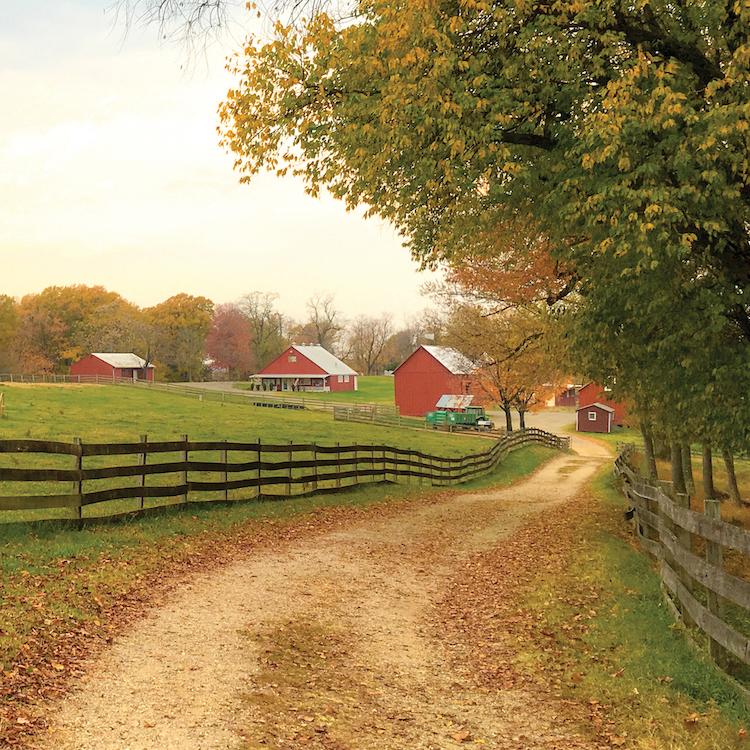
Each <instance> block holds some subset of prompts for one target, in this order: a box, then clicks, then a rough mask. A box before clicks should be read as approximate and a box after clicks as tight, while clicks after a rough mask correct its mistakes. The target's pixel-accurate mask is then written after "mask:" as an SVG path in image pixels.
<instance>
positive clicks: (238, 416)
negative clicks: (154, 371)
mask: <svg viewBox="0 0 750 750" xmlns="http://www.w3.org/2000/svg"><path fill="white" fill-rule="evenodd" d="M3 392H4V393H5V401H6V411H5V417H4V418H3V419H2V420H0V438H6V439H7V438H35V439H50V440H62V441H72V440H73V438H74V437H80V438H81V439H82V440H83V442H84V443H86V442H107V441H111V442H117V441H134V442H136V441H138V439H139V437H140V435H143V434H147V435H148V438H149V440H151V441H156V440H174V439H179V438H180V437H181V436H182V435H183V434H187V435H189V437H190V438H191V439H194V440H198V439H209V440H210V439H226V440H229V441H245V442H251V441H254V440H256V439H258V438H260V439H261V440H262V441H263V442H264V443H287V442H298V443H299V442H304V443H307V442H316V443H318V444H320V445H334V444H335V443H337V442H339V443H341V444H342V445H347V444H348V445H351V444H355V443H359V444H367V443H376V444H385V445H391V446H395V447H401V448H408V449H412V450H422V451H424V452H427V453H431V454H434V455H437V456H461V455H465V454H467V453H472V452H478V451H482V450H485V449H486V448H488V447H489V445H490V444H489V442H485V441H482V440H477V439H476V438H471V437H465V436H456V435H446V434H445V433H436V432H428V431H425V432H418V431H413V430H401V429H397V428H388V427H379V426H377V425H368V424H356V423H346V422H334V421H333V419H332V417H331V415H330V414H327V413H322V412H310V411H287V410H276V409H262V408H257V407H252V406H246V405H244V404H241V405H237V404H226V405H223V404H221V403H218V402H208V401H199V400H197V399H189V398H186V397H184V396H180V395H176V394H170V393H163V392H158V391H156V392H149V391H145V390H139V389H135V388H128V387H125V386H120V387H118V386H94V385H83V386H78V385H65V386H45V385H27V386H19V385H15V386H7V387H4V388H3ZM307 457H308V456H307V455H306V454H299V453H298V454H295V458H307ZM191 458H193V459H195V460H212V461H215V460H217V459H218V452H214V454H213V455H212V454H211V453H209V452H206V453H194V454H192V453H191ZM137 460H138V457H137V456H122V457H102V458H90V459H86V464H85V465H86V467H88V468H92V467H99V466H107V465H126V464H127V463H136V462H137ZM153 460H154V461H157V460H158V461H170V460H179V456H178V455H172V454H160V456H159V457H158V459H156V458H155V459H153ZM233 460H238V461H239V460H248V459H247V456H243V454H235V456H234V458H233ZM277 460H279V459H277ZM73 461H74V459H73V458H71V457H69V456H34V455H28V454H20V455H10V454H0V465H2V466H10V467H36V468H41V467H45V468H73ZM194 478H198V475H196V476H195V477H194ZM201 478H206V479H211V478H212V477H211V475H210V474H209V475H206V476H205V477H203V475H201ZM128 483H130V484H128ZM136 483H137V479H135V478H133V479H125V480H122V479H120V480H112V479H110V480H96V481H94V482H90V483H87V485H86V486H87V489H88V490H99V489H107V488H110V487H116V486H135V485H136ZM149 483H153V484H154V485H158V484H163V485H168V484H175V483H177V482H175V476H174V475H169V474H165V475H159V476H154V477H149ZM69 491H70V484H69V483H67V484H66V483H25V484H21V483H10V482H6V483H4V487H3V489H2V492H0V494H2V495H14V494H18V495H21V494H23V495H32V494H39V495H43V494H54V493H65V492H69ZM243 492H244V493H245V494H244V495H243V494H242V493H243ZM247 492H248V491H247V490H244V491H243V490H237V491H233V493H232V494H231V495H230V499H241V498H242V497H246V496H247ZM190 499H191V500H200V499H209V498H207V497H206V496H205V494H203V495H201V493H191V498H190ZM177 501H178V498H176V499H175V502H177ZM163 502H164V501H163V500H161V499H160V500H158V501H149V500H147V502H146V504H147V505H149V504H150V503H151V504H163ZM138 505H139V501H137V500H122V501H112V502H109V503H106V504H99V505H96V506H90V507H88V508H85V509H84V515H86V514H88V515H95V516H99V515H102V514H103V513H121V512H124V511H127V510H133V509H135V508H136V507H137V506H138ZM69 515H70V511H68V510H67V509H61V510H57V511H55V510H53V511H38V512H21V511H13V512H5V513H2V514H0V523H2V522H3V521H19V520H35V519H39V518H43V517H44V518H49V517H61V518H64V517H67V516H69Z"/></svg>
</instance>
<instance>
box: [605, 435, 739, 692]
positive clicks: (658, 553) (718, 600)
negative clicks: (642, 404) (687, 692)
mask: <svg viewBox="0 0 750 750" xmlns="http://www.w3.org/2000/svg"><path fill="white" fill-rule="evenodd" d="M632 451H633V447H632V446H626V447H625V448H623V449H622V450H621V451H620V453H619V455H618V457H617V459H616V460H615V473H616V475H617V476H619V477H620V478H621V479H622V486H623V491H624V493H625V495H626V496H627V498H628V499H629V500H630V502H631V503H632V507H633V518H634V522H635V529H636V534H637V536H638V538H639V540H640V543H641V545H642V546H643V548H644V549H645V550H646V551H647V552H648V553H649V554H650V555H652V556H653V557H654V558H656V559H657V560H658V561H659V568H660V575H661V580H662V582H663V588H664V594H665V597H666V600H667V603H668V604H669V605H670V608H671V609H672V611H673V613H674V614H675V615H676V616H677V617H678V618H679V619H681V620H682V621H683V622H684V623H685V625H686V626H687V627H688V629H689V631H691V632H696V633H702V634H703V635H704V636H705V637H706V638H707V640H708V646H709V653H710V655H711V658H712V659H713V660H714V661H715V662H716V664H717V665H718V666H719V667H720V668H721V669H722V670H724V671H725V672H726V673H727V674H729V675H732V676H736V677H741V678H742V680H743V682H746V680H747V679H748V676H750V671H748V669H747V667H748V665H750V581H748V580H747V579H746V577H745V575H744V571H746V570H747V562H748V559H747V558H748V557H750V532H748V531H746V530H745V529H742V528H740V527H738V526H735V525H733V524H731V523H727V522H725V521H722V520H721V511H720V505H719V502H718V501H717V500H711V499H707V500H706V501H705V512H704V513H698V512H696V511H694V510H691V508H690V499H689V497H688V496H687V495H681V494H675V493H673V492H672V487H671V482H665V481H660V482H658V483H657V484H652V483H650V482H648V481H646V480H645V479H644V478H643V477H642V476H640V475H639V474H638V472H636V471H635V470H634V469H633V468H632V466H631V462H630V457H631V455H632Z"/></svg>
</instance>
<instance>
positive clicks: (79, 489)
mask: <svg viewBox="0 0 750 750" xmlns="http://www.w3.org/2000/svg"><path fill="white" fill-rule="evenodd" d="M73 442H74V443H75V445H76V456H75V459H76V471H77V472H78V479H77V480H76V482H75V494H76V495H78V503H77V505H76V508H75V512H76V520H77V521H78V528H81V524H82V520H83V478H82V477H81V472H82V471H83V442H82V441H81V438H79V437H76V438H73Z"/></svg>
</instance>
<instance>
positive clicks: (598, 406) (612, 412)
mask: <svg viewBox="0 0 750 750" xmlns="http://www.w3.org/2000/svg"><path fill="white" fill-rule="evenodd" d="M594 407H595V408H597V409H604V411H608V412H610V413H611V414H614V413H615V410H614V409H613V408H612V407H611V406H607V405H606V404H600V403H599V402H598V401H594V403H593V404H587V405H586V406H579V407H578V408H577V409H576V411H583V410H584V409H592V408H594Z"/></svg>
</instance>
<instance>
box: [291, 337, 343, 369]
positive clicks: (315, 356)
mask: <svg viewBox="0 0 750 750" xmlns="http://www.w3.org/2000/svg"><path fill="white" fill-rule="evenodd" d="M292 349H294V350H296V351H298V352H299V353H300V354H301V355H302V356H303V357H307V358H308V359H309V360H310V361H311V362H313V363H314V364H316V365H317V366H318V367H320V369H321V370H325V371H326V372H327V373H328V374H329V375H356V374H357V371H356V370H352V368H351V367H349V365H347V364H345V363H344V362H342V361H341V360H340V359H339V358H338V357H335V356H334V355H333V354H331V352H329V351H328V350H327V349H324V348H323V347H322V346H320V344H308V345H305V346H303V345H299V346H298V345H296V344H294V345H293V346H292Z"/></svg>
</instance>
